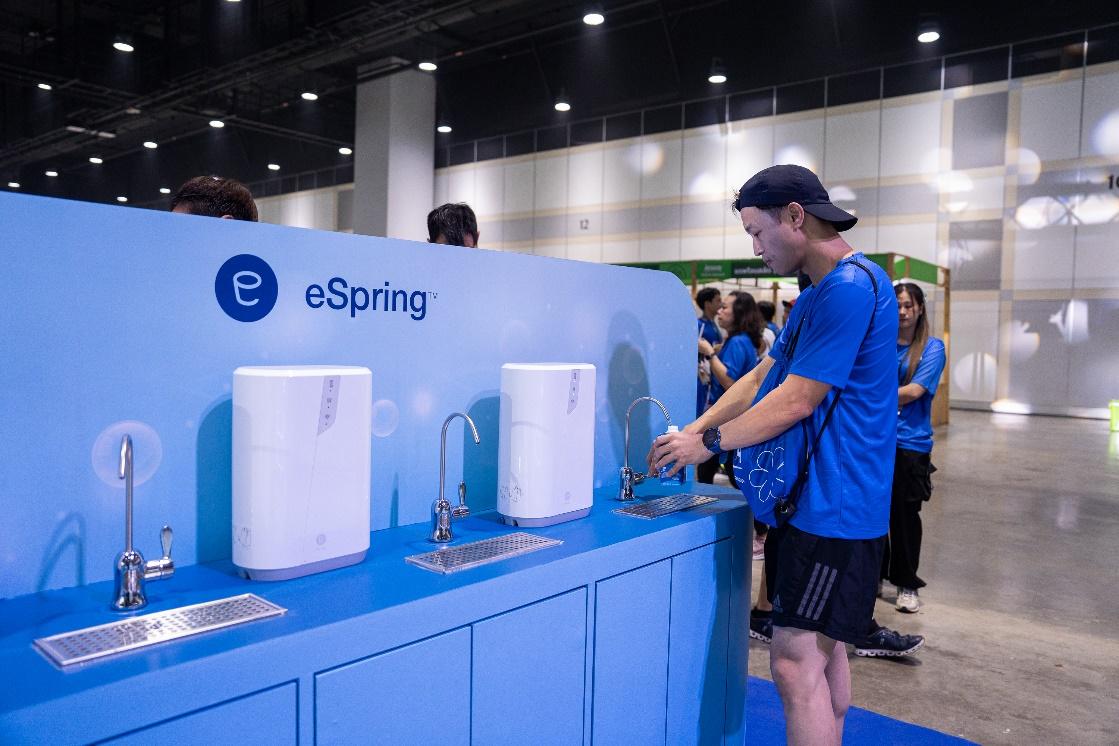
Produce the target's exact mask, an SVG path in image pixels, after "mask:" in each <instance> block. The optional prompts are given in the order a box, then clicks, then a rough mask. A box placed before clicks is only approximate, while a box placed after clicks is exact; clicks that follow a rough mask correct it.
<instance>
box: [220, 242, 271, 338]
mask: <svg viewBox="0 0 1119 746" xmlns="http://www.w3.org/2000/svg"><path fill="white" fill-rule="evenodd" d="M279 291H280V289H279V285H278V284H277V283H276V273H275V272H273V271H272V268H271V267H269V266H268V262H266V261H264V260H263V259H261V258H260V257H259V256H253V255H252V254H238V255H237V256H234V257H230V258H229V259H227V260H226V262H225V264H223V265H221V269H219V270H218V274H217V277H215V278H214V295H215V296H216V297H217V299H218V305H219V306H221V310H223V311H225V313H226V315H228V316H229V317H230V318H232V319H236V320H237V321H245V322H249V321H260V320H261V319H263V318H264V317H265V316H267V315H268V314H269V312H271V311H272V308H273V307H274V306H275V305H276V297H277V296H278V295H279Z"/></svg>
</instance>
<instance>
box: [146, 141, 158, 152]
mask: <svg viewBox="0 0 1119 746" xmlns="http://www.w3.org/2000/svg"><path fill="white" fill-rule="evenodd" d="M144 147H145V148H147V149H148V150H155V149H156V148H158V147H159V143H157V142H155V141H154V140H145V141H144Z"/></svg>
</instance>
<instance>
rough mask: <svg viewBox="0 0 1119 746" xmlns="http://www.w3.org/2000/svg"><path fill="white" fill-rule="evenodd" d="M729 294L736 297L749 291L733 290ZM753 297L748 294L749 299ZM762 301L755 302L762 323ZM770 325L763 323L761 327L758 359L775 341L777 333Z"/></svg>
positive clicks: (771, 347) (763, 318)
mask: <svg viewBox="0 0 1119 746" xmlns="http://www.w3.org/2000/svg"><path fill="white" fill-rule="evenodd" d="M731 295H732V296H735V297H737V296H739V295H750V293H749V292H747V291H745V290H735V291H732V292H731ZM753 298H754V296H753V295H750V299H751V300H753ZM763 303H765V301H764V300H763V301H757V302H756V303H755V305H756V306H757V309H758V313H760V314H761V316H762V322H763V323H764V322H765V314H764V313H762V304H763ZM770 305H771V306H772V304H770ZM771 326H773V325H772V324H765V326H764V327H762V346H761V347H759V348H758V360H761V359H763V358H764V357H765V355H766V353H767V352H769V351H770V350H772V349H773V345H774V344H775V343H776V342H777V334H776V333H775V332H774V331H773V329H771V328H770V327H771Z"/></svg>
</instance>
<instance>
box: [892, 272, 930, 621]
mask: <svg viewBox="0 0 1119 746" xmlns="http://www.w3.org/2000/svg"><path fill="white" fill-rule="evenodd" d="M894 294H895V295H896V296H897V300H898V347H897V353H898V438H897V450H896V451H895V454H894V485H893V494H892V495H891V497H890V534H889V537H888V538H887V540H886V551H885V553H884V556H883V562H882V578H883V579H885V580H888V581H889V582H890V583H892V584H893V585H894V586H896V587H897V590H898V595H897V609H898V611H903V612H907V613H910V614H912V613H916V612H917V611H918V610H919V609H920V608H921V599H920V598H919V597H918V595H917V589H918V588H923V587H924V586H925V581H924V580H921V578H919V577H917V564H918V562H919V561H920V559H921V505H922V504H923V503H924V502H925V501H926V500H928V499H929V497H931V496H932V480H931V479H930V477H931V475H932V473H933V472H934V471H935V470H936V467H934V466H933V465H932V461H931V460H930V459H931V456H932V448H933V429H932V401H933V397H934V396H935V395H936V387H937V384H938V383H939V382H940V374H941V372H943V370H944V343H943V342H941V341H940V340H939V339H937V338H935V337H932V336H930V335H929V322H928V314H926V312H925V293H924V291H922V290H921V288H920V286H918V285H916V284H915V283H912V282H899V283H898V284H897V285H895V286H894Z"/></svg>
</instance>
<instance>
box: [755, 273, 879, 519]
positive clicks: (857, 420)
mask: <svg viewBox="0 0 1119 746" xmlns="http://www.w3.org/2000/svg"><path fill="white" fill-rule="evenodd" d="M852 260H857V261H858V262H859V263H860V264H862V265H863V266H864V267H866V268H867V269H868V270H870V272H871V273H872V274H873V275H874V278H875V280H876V281H877V283H878V296H877V302H876V301H875V294H874V286H873V285H872V283H871V281H870V277H869V276H868V275H867V273H866V272H864V271H863V270H861V269H859V268H858V267H856V266H854V265H853V263H852ZM872 315H873V321H872ZM802 318H803V319H804V328H803V329H802V330H801V332H800V338H799V340H798V342H797V346H796V350H795V351H794V353H793V361H792V367H791V368H790V370H789V372H790V373H791V374H795V375H798V376H802V377H804V378H811V379H813V380H815V381H820V382H823V383H828V384H831V385H832V386H833V387H834V388H833V389H832V390H831V391H829V392H828V394H827V396H825V397H824V400H823V401H822V402H820V405H819V406H818V407H816V409H815V411H813V413H812V414H811V421H810V422H809V428H808V431H809V445H811V442H812V441H813V440H814V439H815V436H816V433H818V432H819V431H820V426H821V425H822V424H823V421H824V417H825V416H826V414H827V411H828V407H830V406H831V403H832V401H833V399H834V398H835V396H836V392H837V391H840V390H841V391H842V392H843V396H841V397H840V399H839V403H838V404H836V407H835V411H834V412H833V413H832V416H831V421H830V422H829V423H828V426H827V429H825V430H824V433H823V435H822V436H821V437H820V445H819V449H818V451H817V452H816V453H815V455H813V456H812V461H811V464H810V466H809V469H808V482H807V484H806V485H805V489H804V491H803V492H802V493H801V496H800V502H799V503H797V512H796V514H795V515H794V516H793V518H792V519H791V523H792V524H793V525H795V526H796V527H797V528H799V529H801V530H802V531H807V532H808V533H812V534H816V535H817V536H827V537H836V538H841V539H873V538H877V537H879V536H882V535H883V534H885V533H886V532H887V531H888V530H889V525H890V492H891V487H892V482H893V475H894V449H895V445H896V442H897V408H898V387H897V358H896V357H895V355H894V349H895V347H896V345H897V338H898V304H897V300H896V299H895V297H894V292H893V288H892V287H891V285H890V278H889V277H887V276H886V273H885V272H884V271H882V269H881V268H880V267H879V266H878V265H877V264H875V263H874V262H872V261H870V260H869V259H867V258H866V256H864V255H863V254H862V253H856V254H854V255H853V256H852V257H849V258H847V259H845V260H843V261H841V262H840V263H839V264H838V265H837V266H836V268H835V269H833V270H832V271H831V272H829V273H828V274H827V275H826V276H825V277H824V279H823V280H821V281H820V284H819V286H815V285H814V286H811V287H809V288H808V289H806V290H805V291H804V292H803V293H801V294H800V297H799V298H797V302H796V305H795V306H793V310H792V314H791V315H790V317H789V320H788V322H787V323H786V324H785V328H784V329H783V330H782V331H781V336H780V337H779V338H778V339H777V343H776V344H775V345H774V346H773V350H772V351H770V353H769V354H770V356H771V357H773V358H774V359H775V360H777V361H783V360H784V356H785V350H786V348H787V345H788V344H789V342H790V341H791V339H792V337H793V335H794V333H795V332H796V329H797V326H798V325H799V324H800V323H801V319H802ZM868 324H869V327H870V328H869V331H868V328H867V327H868Z"/></svg>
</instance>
